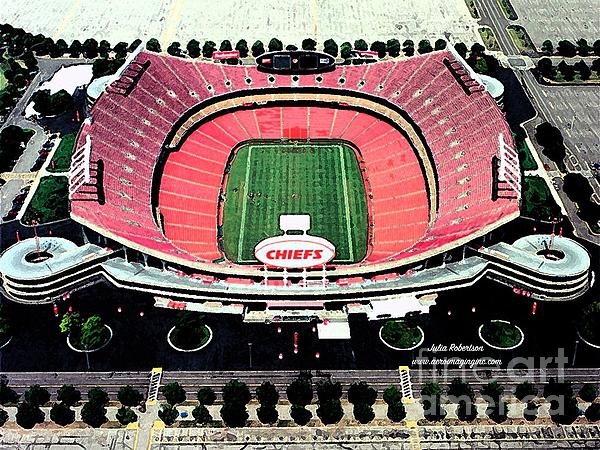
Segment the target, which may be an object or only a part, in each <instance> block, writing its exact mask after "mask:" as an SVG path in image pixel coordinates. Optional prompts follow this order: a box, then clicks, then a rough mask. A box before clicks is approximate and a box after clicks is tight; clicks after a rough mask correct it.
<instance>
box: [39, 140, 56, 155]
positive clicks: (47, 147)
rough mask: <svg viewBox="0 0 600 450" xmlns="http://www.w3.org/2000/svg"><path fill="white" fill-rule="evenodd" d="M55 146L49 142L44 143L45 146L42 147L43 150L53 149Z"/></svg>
mask: <svg viewBox="0 0 600 450" xmlns="http://www.w3.org/2000/svg"><path fill="white" fill-rule="evenodd" d="M53 146H54V143H53V142H52V141H47V142H44V145H42V149H51V148H52V147H53ZM42 151H43V150H40V152H42Z"/></svg>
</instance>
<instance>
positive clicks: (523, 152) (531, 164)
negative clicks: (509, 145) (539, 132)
mask: <svg viewBox="0 0 600 450" xmlns="http://www.w3.org/2000/svg"><path fill="white" fill-rule="evenodd" d="M513 137H514V139H515V145H516V147H517V153H518V154H519V161H520V162H521V167H523V170H536V169H537V168H538V165H537V163H536V162H535V159H533V156H532V155H531V149H530V148H529V146H528V145H527V142H525V139H517V138H516V137H515V136H513Z"/></svg>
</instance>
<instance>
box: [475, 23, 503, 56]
mask: <svg viewBox="0 0 600 450" xmlns="http://www.w3.org/2000/svg"><path fill="white" fill-rule="evenodd" d="M479 35H480V36H481V39H482V40H483V43H484V44H485V47H486V48H487V49H488V50H491V51H500V47H499V46H498V42H496V36H494V32H493V31H492V30H491V29H490V28H487V27H484V28H479Z"/></svg>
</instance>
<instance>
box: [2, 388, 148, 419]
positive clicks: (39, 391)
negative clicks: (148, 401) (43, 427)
mask: <svg viewBox="0 0 600 450" xmlns="http://www.w3.org/2000/svg"><path fill="white" fill-rule="evenodd" d="M19 398H20V395H19V394H17V393H16V392H15V391H14V390H13V389H12V388H11V387H10V386H8V382H7V381H6V380H5V379H2V380H1V381H0V404H2V405H4V406H5V405H14V404H16V405H17V414H16V421H17V424H18V425H19V426H21V427H22V428H27V429H30V428H33V427H34V426H35V425H36V424H38V423H43V422H44V420H45V418H46V417H45V416H46V415H45V413H44V412H43V411H42V410H41V408H40V407H42V406H44V405H47V404H48V403H49V401H50V393H49V392H48V390H47V389H46V388H44V387H42V386H40V385H38V384H34V385H32V386H30V387H29V389H28V390H27V391H25V393H24V394H23V399H22V401H20V402H19ZM117 399H118V400H119V402H120V403H121V407H120V408H119V409H118V410H117V414H116V418H117V420H118V421H119V422H120V423H121V424H123V425H127V424H128V423H132V422H135V421H137V414H136V413H135V411H134V410H133V409H132V407H134V406H138V405H140V403H141V402H142V401H143V395H142V394H141V393H140V392H139V391H138V390H137V389H135V388H133V387H132V386H129V385H128V386H123V387H121V388H120V389H119V391H118V393H117ZM56 400H57V401H56V402H54V404H53V405H52V407H51V409H50V420H52V421H53V422H54V423H56V424H58V425H60V426H66V425H69V424H71V423H73V422H74V421H75V411H74V410H73V407H74V406H77V405H78V404H79V403H80V402H81V392H80V391H79V390H78V389H76V388H75V387H74V386H73V385H70V384H65V385H63V386H61V387H60V388H59V389H58V390H57V392H56ZM108 403H109V397H108V394H107V393H106V391H104V390H103V389H100V388H92V389H90V390H89V391H88V393H87V401H86V402H85V403H84V404H83V407H82V408H81V420H82V421H83V422H85V423H86V424H88V425H90V426H92V427H99V426H101V425H102V424H104V423H106V422H107V421H108V418H107V417H106V406H107V405H108ZM7 418H8V415H7V413H6V411H5V410H3V409H2V410H0V425H3V424H4V423H5V422H6V420H7Z"/></svg>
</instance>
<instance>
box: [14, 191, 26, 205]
mask: <svg viewBox="0 0 600 450" xmlns="http://www.w3.org/2000/svg"><path fill="white" fill-rule="evenodd" d="M26 197H27V194H25V193H21V194H18V195H17V196H16V197H15V198H14V199H13V204H14V203H18V202H22V201H24V200H25V198H26Z"/></svg>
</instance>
